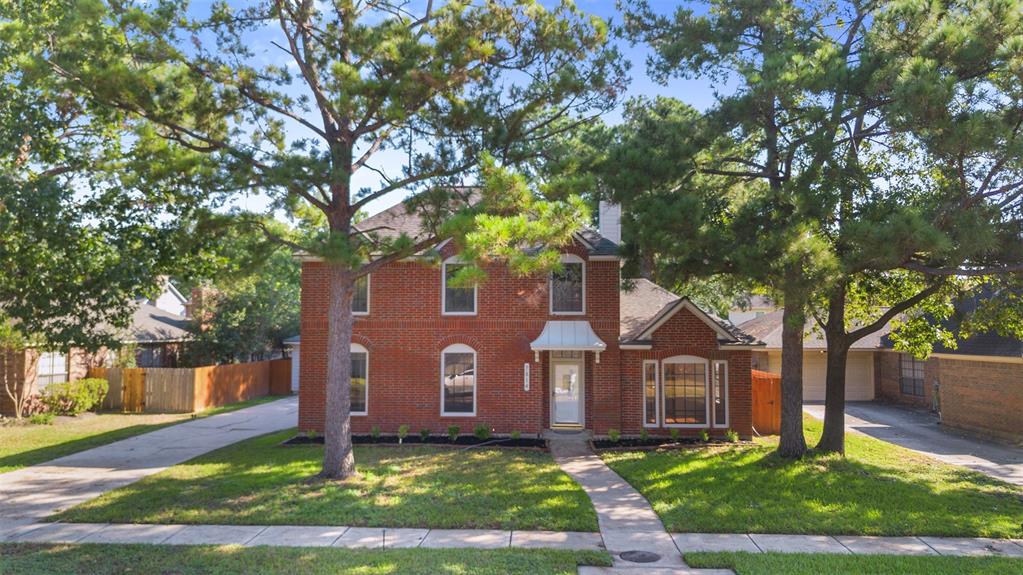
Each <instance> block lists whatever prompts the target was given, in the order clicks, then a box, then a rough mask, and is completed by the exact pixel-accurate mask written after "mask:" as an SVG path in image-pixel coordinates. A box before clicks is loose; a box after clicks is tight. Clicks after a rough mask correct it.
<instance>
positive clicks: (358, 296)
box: [352, 274, 369, 315]
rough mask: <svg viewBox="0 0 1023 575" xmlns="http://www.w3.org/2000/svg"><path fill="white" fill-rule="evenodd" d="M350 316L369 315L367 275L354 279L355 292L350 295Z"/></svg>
mask: <svg viewBox="0 0 1023 575" xmlns="http://www.w3.org/2000/svg"><path fill="white" fill-rule="evenodd" d="M352 314H354V315H368V314H369V274H366V275H364V276H361V277H358V278H355V291H354V292H353V293H352Z"/></svg>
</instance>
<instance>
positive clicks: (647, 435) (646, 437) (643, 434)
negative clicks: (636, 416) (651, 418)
mask: <svg viewBox="0 0 1023 575" xmlns="http://www.w3.org/2000/svg"><path fill="white" fill-rule="evenodd" d="M639 438H640V439H641V440H642V441H648V440H649V439H650V432H649V431H647V429H646V428H645V427H644V428H643V431H640V432H639Z"/></svg>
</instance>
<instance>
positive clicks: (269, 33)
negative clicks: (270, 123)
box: [192, 0, 714, 214]
mask: <svg viewBox="0 0 1023 575" xmlns="http://www.w3.org/2000/svg"><path fill="white" fill-rule="evenodd" d="M544 2H545V3H548V2H547V0H544ZM576 2H577V6H578V7H579V8H580V9H581V10H583V11H585V12H587V13H590V14H595V15H597V16H600V17H601V18H603V19H604V20H606V21H610V22H612V23H616V24H618V23H621V21H622V15H621V13H620V12H619V11H618V9H617V7H616V2H615V1H614V0H576ZM549 3H553V2H549ZM239 4H241V3H240V2H239ZM651 4H652V6H653V7H654V9H655V10H657V11H660V12H665V13H668V12H672V11H674V10H675V8H676V7H677V6H679V5H680V4H685V5H688V6H691V7H693V8H695V9H697V10H700V9H701V8H702V7H703V5H701V4H699V3H687V2H679V1H674V0H670V1H669V0H651ZM208 6H209V4H208V3H207V2H197V3H195V4H193V6H192V11H193V13H196V15H198V14H202V13H203V12H204V11H206V10H208ZM207 13H208V12H207ZM277 33H278V31H277V30H276V29H274V28H268V29H266V30H265V31H260V32H257V33H255V34H254V35H253V37H252V48H253V49H254V51H255V52H256V55H255V56H256V58H257V59H260V60H263V61H265V62H268V63H269V62H273V63H277V64H286V63H287V60H288V57H287V56H286V55H285V54H283V53H282V52H281V51H280V50H279V49H277V48H275V47H273V46H272V45H271V44H270V40H271V39H272V38H274V39H275V37H276V35H277ZM613 42H614V43H615V45H616V46H617V47H618V49H619V50H620V51H621V53H622V55H623V57H624V58H625V59H626V60H628V61H629V62H630V63H631V69H630V71H629V75H630V77H631V81H630V83H629V86H628V90H627V92H626V93H625V95H624V97H623V98H622V101H623V102H624V100H625V99H627V98H630V97H634V96H646V97H654V96H657V95H664V96H671V97H674V98H678V99H679V100H682V101H684V102H686V103H688V104H690V105H691V106H693V107H695V108H697V109H700V110H704V109H706V108H708V107H709V106H711V105H713V103H714V91H713V89H712V86H711V85H710V83H709V82H708V81H705V80H702V79H698V80H683V79H677V78H676V79H672V80H670V81H669V82H668V84H667V85H661V84H658V83H656V82H654V81H653V80H652V79H650V77H649V76H648V75H647V73H646V60H647V57H648V55H649V54H650V49H649V48H648V47H647V46H646V45H644V44H637V45H635V46H632V45H630V44H629V43H628V42H626V41H622V40H617V39H615V40H613ZM604 121H605V122H608V123H611V124H614V123H617V122H619V121H621V106H619V108H618V109H616V110H613V111H611V112H609V113H608V114H606V115H605V117H604ZM296 126H297V124H294V123H293V126H292V127H291V130H292V131H294V133H293V134H292V135H293V136H294V137H302V134H300V133H299V128H297V127H296ZM403 156H404V155H403V154H402V153H400V152H397V151H385V152H381V153H378V154H377V159H378V161H377V165H378V167H380V168H382V169H384V170H385V171H391V170H389V169H388V167H393V168H394V170H395V171H396V170H397V169H400V164H401V161H402V160H403ZM378 182H379V177H378V176H375V175H374V174H373V173H372V172H370V171H368V170H361V171H360V172H357V173H356V174H355V176H354V181H353V184H354V186H353V187H354V188H355V189H358V188H359V187H363V186H370V187H375V186H374V184H376V183H378ZM401 199H402V196H401V194H398V193H396V194H392V195H390V196H387V197H385V198H381V199H380V200H377V201H375V202H372V203H370V204H369V205H368V206H367V212H368V213H369V214H373V213H375V212H378V211H380V210H382V209H385V208H387V207H389V206H391V205H393V204H395V203H397V202H398V201H400V200H401ZM235 205H236V206H239V207H242V208H245V209H249V210H257V211H258V210H263V209H265V207H266V205H267V199H266V198H265V197H260V196H254V197H249V198H244V199H240V200H239V201H238V202H237V203H236V204H235Z"/></svg>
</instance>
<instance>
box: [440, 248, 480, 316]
mask: <svg viewBox="0 0 1023 575" xmlns="http://www.w3.org/2000/svg"><path fill="white" fill-rule="evenodd" d="M467 265H468V264H464V263H462V262H460V261H459V260H458V258H449V259H448V260H447V261H445V262H444V265H443V269H442V273H441V278H442V286H441V287H442V291H443V296H442V297H443V302H442V304H441V305H442V306H443V307H442V309H441V312H442V313H443V314H445V315H476V286H475V285H474V286H472V287H455V286H452V285H449V283H451V281H452V280H453V279H454V277H455V275H456V274H457V273H458V271H459V270H461V269H463V268H465V267H467Z"/></svg>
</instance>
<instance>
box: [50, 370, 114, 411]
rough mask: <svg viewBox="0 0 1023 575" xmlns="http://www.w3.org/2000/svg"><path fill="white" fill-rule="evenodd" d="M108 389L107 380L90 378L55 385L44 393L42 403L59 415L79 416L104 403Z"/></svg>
mask: <svg viewBox="0 0 1023 575" xmlns="http://www.w3.org/2000/svg"><path fill="white" fill-rule="evenodd" d="M107 389H108V386H107V380H105V379H96V378H88V379H79V380H78V381H69V382H67V383H54V384H51V385H50V386H48V387H47V388H46V390H45V391H44V392H43V395H42V401H43V403H45V404H46V406H47V407H49V411H50V412H52V413H55V414H57V415H78V414H80V413H85V412H86V411H89V410H90V409H93V408H94V407H96V406H98V405H99V404H101V403H103V398H104V397H106V396H107Z"/></svg>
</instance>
